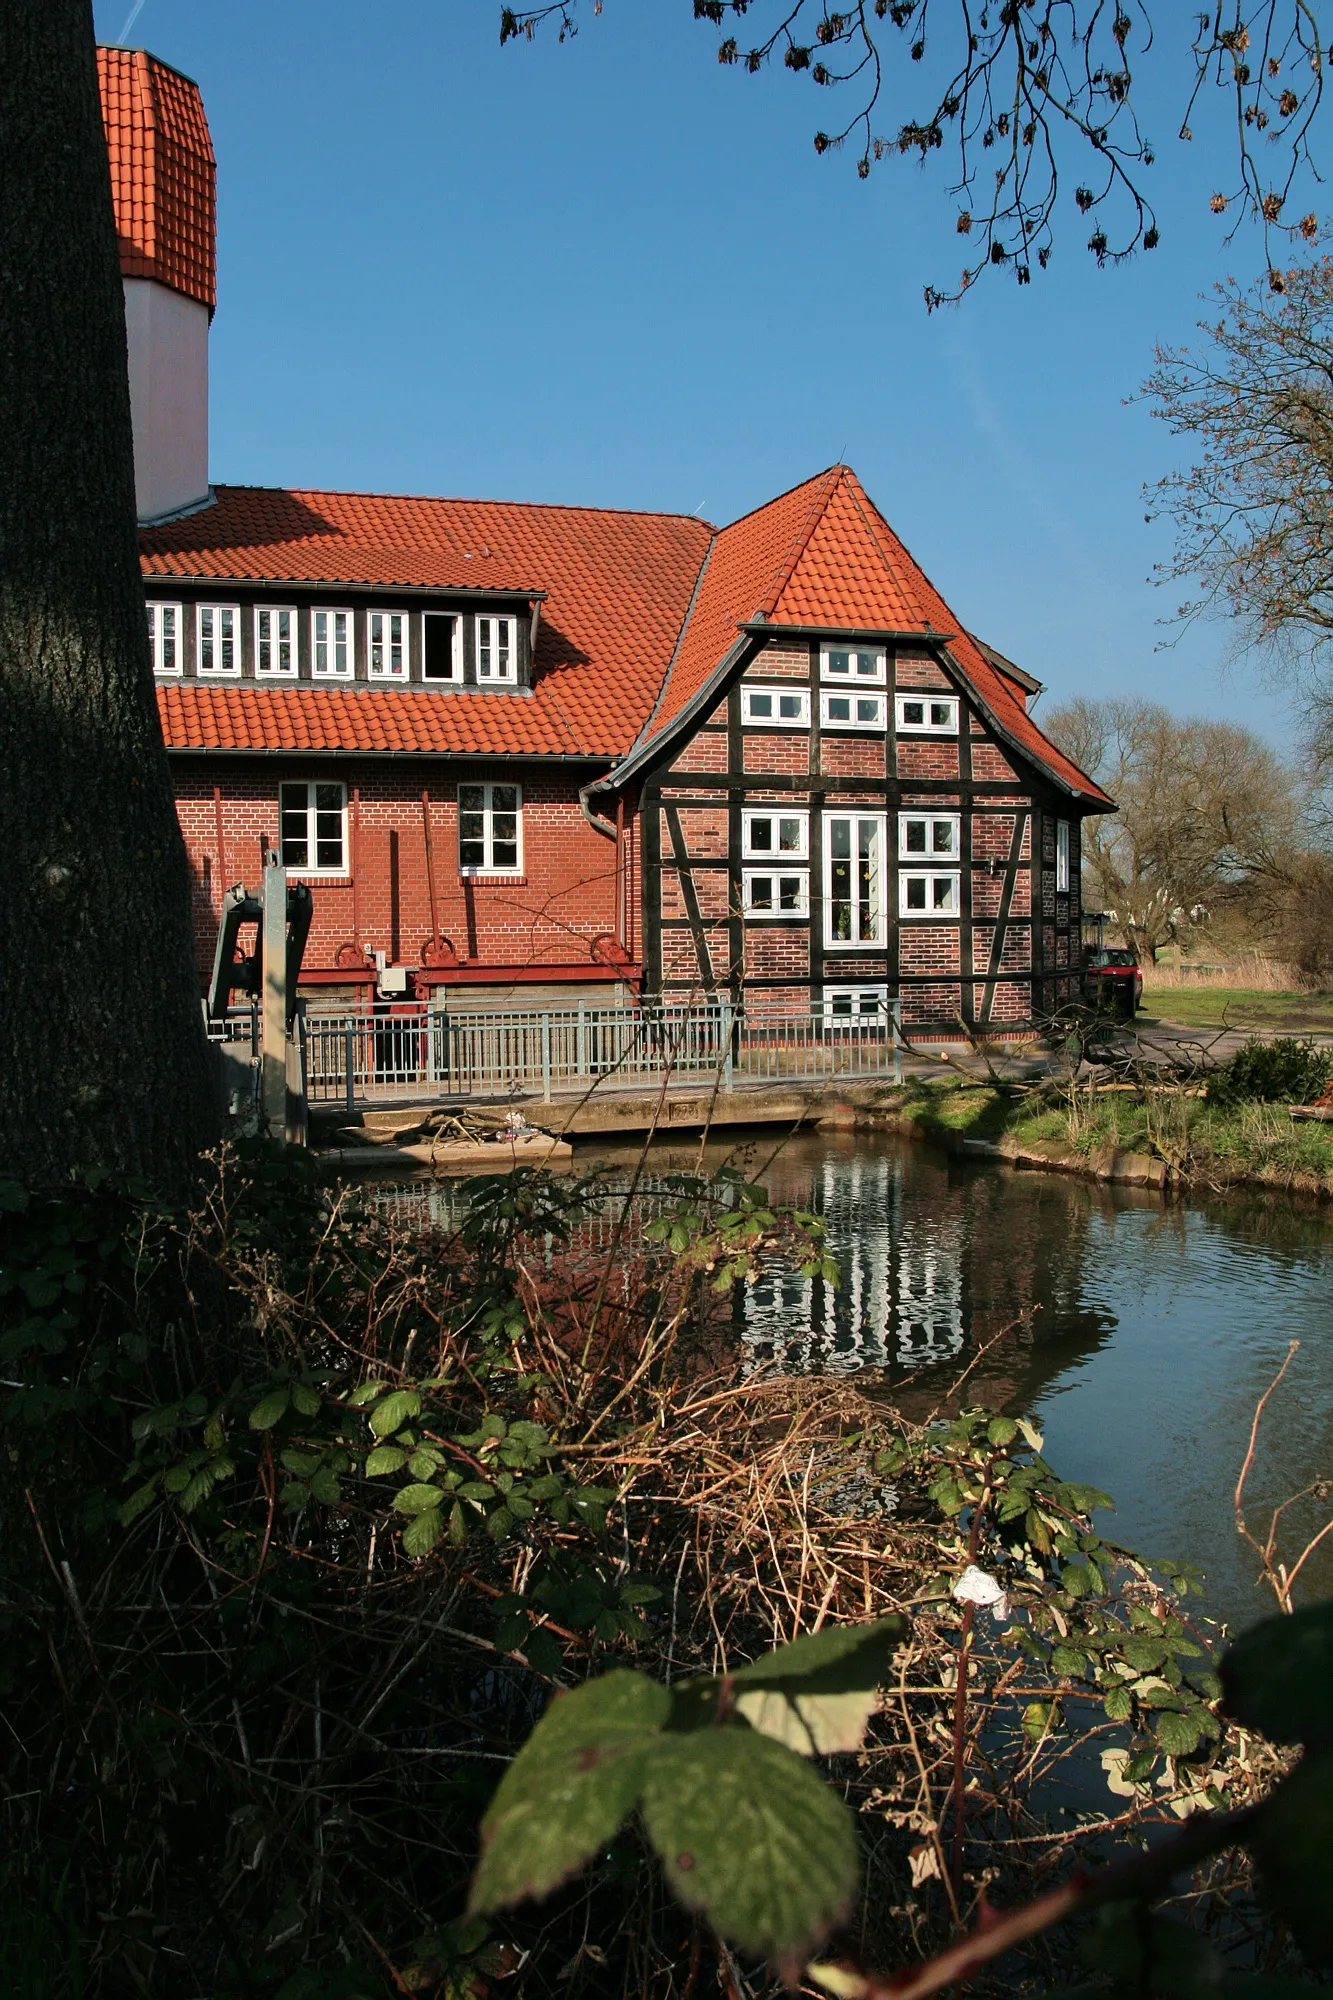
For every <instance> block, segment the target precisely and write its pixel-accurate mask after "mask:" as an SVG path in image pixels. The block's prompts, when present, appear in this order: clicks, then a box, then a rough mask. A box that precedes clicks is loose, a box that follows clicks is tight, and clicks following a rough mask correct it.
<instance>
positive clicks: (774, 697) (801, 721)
mask: <svg viewBox="0 0 1333 2000" xmlns="http://www.w3.org/2000/svg"><path fill="white" fill-rule="evenodd" d="M741 721H742V722H747V723H750V724H751V725H752V726H753V727H755V728H758V729H808V728H809V727H810V690H809V688H802V687H795V688H778V687H767V688H765V687H743V688H742V689H741Z"/></svg>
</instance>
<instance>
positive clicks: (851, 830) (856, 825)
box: [824, 813, 888, 948]
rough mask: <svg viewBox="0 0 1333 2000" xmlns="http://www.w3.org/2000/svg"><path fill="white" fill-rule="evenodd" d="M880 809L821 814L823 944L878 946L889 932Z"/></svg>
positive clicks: (882, 820) (883, 819)
mask: <svg viewBox="0 0 1333 2000" xmlns="http://www.w3.org/2000/svg"><path fill="white" fill-rule="evenodd" d="M884 825H885V816H884V814H883V813H825V815H824V942H825V944H827V945H830V946H835V947H836V946H839V945H841V946H844V947H853V948H854V947H856V946H860V945H880V946H882V945H883V943H884V941H885V938H886V936H887V934H888V903H887V871H886V869H885V866H884V845H885V842H884Z"/></svg>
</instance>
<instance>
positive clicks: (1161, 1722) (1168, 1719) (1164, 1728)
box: [1153, 1708, 1204, 1757]
mask: <svg viewBox="0 0 1333 2000" xmlns="http://www.w3.org/2000/svg"><path fill="white" fill-rule="evenodd" d="M1153 1734H1154V1735H1155V1736H1156V1738H1157V1741H1158V1742H1159V1743H1160V1744H1161V1746H1162V1748H1163V1750H1165V1752H1166V1754H1167V1756H1168V1757H1188V1756H1189V1754H1190V1752H1191V1751H1192V1750H1197V1749H1198V1747H1199V1744H1200V1743H1201V1742H1202V1740H1203V1734H1204V1730H1203V1724H1202V1723H1201V1721H1200V1720H1199V1711H1198V1710H1197V1709H1195V1710H1191V1711H1189V1712H1187V1713H1184V1714H1182V1713H1180V1712H1179V1711H1178V1710H1174V1709H1169V1708H1168V1709H1163V1710H1162V1712H1161V1714H1160V1715H1158V1717H1157V1718H1156V1720H1155V1721H1154V1723H1153Z"/></svg>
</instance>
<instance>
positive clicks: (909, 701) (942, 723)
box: [896, 694, 958, 736]
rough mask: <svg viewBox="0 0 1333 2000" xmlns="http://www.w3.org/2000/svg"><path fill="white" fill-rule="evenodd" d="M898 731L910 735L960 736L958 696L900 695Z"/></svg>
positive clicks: (898, 702) (898, 700) (898, 699)
mask: <svg viewBox="0 0 1333 2000" xmlns="http://www.w3.org/2000/svg"><path fill="white" fill-rule="evenodd" d="M896 699H897V707H898V730H899V733H900V734H901V735H907V736H956V735H957V734H958V697H957V695H956V694H900V695H898V696H897V698H896Z"/></svg>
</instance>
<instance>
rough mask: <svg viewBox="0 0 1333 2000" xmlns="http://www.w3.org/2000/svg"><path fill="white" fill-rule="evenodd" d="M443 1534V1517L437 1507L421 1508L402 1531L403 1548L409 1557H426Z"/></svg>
mask: <svg viewBox="0 0 1333 2000" xmlns="http://www.w3.org/2000/svg"><path fill="white" fill-rule="evenodd" d="M443 1533H444V1516H443V1514H442V1513H441V1512H440V1510H439V1508H438V1507H423V1508H422V1510H421V1512H420V1513H419V1514H417V1515H416V1516H414V1518H413V1519H412V1520H410V1521H409V1522H408V1524H407V1526H406V1527H405V1528H404V1529H403V1548H404V1550H405V1551H406V1553H407V1554H408V1555H410V1556H428V1555H429V1554H430V1552H431V1550H432V1549H433V1548H434V1547H435V1544H436V1543H437V1542H438V1541H439V1539H440V1536H441V1535H442V1534H443Z"/></svg>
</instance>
